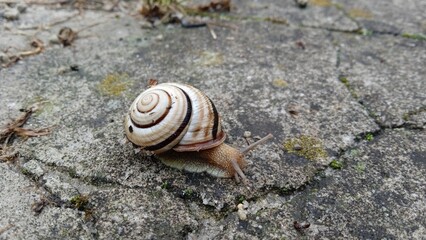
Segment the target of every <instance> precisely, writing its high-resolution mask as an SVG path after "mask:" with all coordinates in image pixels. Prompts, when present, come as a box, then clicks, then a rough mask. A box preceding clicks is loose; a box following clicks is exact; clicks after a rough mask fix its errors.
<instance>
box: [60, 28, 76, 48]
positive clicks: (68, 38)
mask: <svg viewBox="0 0 426 240" xmlns="http://www.w3.org/2000/svg"><path fill="white" fill-rule="evenodd" d="M76 38H77V32H76V31H74V30H72V29H71V28H69V27H63V28H61V30H59V33H58V39H59V42H60V43H61V44H62V45H63V46H64V47H66V46H70V45H71V44H72V43H73V42H74V40H75V39H76Z"/></svg>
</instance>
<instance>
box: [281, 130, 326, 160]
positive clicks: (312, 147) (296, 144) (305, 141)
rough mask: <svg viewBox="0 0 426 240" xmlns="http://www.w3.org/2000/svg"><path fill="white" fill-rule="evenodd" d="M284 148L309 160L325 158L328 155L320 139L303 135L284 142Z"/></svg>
mask: <svg viewBox="0 0 426 240" xmlns="http://www.w3.org/2000/svg"><path fill="white" fill-rule="evenodd" d="M283 145H284V149H285V150H286V151H287V152H288V153H294V154H296V155H299V156H301V157H304V158H306V159H309V160H318V159H325V158H327V157H328V154H327V152H326V151H325V149H324V145H323V143H322V142H321V140H320V139H318V138H315V137H311V136H305V135H302V136H300V137H298V138H292V139H290V140H287V141H285V142H284V144H283Z"/></svg>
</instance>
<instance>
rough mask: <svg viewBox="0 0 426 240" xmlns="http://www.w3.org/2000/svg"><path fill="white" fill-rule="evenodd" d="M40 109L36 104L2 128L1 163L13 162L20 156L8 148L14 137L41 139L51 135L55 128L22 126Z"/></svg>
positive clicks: (0, 141) (0, 135) (0, 132)
mask: <svg viewBox="0 0 426 240" xmlns="http://www.w3.org/2000/svg"><path fill="white" fill-rule="evenodd" d="M37 109H38V105H37V104H35V105H33V106H31V107H30V108H29V109H26V110H22V111H23V114H21V115H20V116H19V117H17V118H16V119H14V120H12V121H11V122H9V123H7V124H6V125H5V126H4V127H2V128H0V144H2V145H1V146H0V160H1V161H13V160H14V159H16V157H17V156H18V153H17V152H16V151H13V149H12V148H10V147H8V146H7V144H8V143H9V142H10V140H11V139H12V137H13V136H14V135H15V134H16V135H17V136H20V137H22V138H28V137H39V136H44V135H47V134H49V133H50V131H51V130H52V128H53V127H47V128H41V129H28V128H22V126H23V125H24V124H25V122H27V120H28V119H29V118H30V116H31V114H32V113H33V112H35V111H36V110H37Z"/></svg>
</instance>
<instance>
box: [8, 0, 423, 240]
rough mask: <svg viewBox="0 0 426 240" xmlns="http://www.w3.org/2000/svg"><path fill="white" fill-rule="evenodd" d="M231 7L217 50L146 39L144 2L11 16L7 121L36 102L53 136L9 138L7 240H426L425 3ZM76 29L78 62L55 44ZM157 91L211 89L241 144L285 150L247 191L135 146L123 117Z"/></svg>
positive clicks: (259, 152) (252, 157) (205, 33)
mask: <svg viewBox="0 0 426 240" xmlns="http://www.w3.org/2000/svg"><path fill="white" fill-rule="evenodd" d="M232 3H233V6H232V8H231V9H232V11H231V12H230V13H225V14H222V16H221V18H215V19H216V20H214V21H215V22H216V23H220V24H212V25H211V29H213V31H214V33H215V34H216V36H217V39H214V38H213V37H212V36H213V35H212V34H211V32H210V30H209V29H208V28H193V29H187V28H182V27H181V26H180V25H178V24H176V25H159V26H157V27H156V28H153V29H146V28H142V27H141V25H143V26H146V23H143V20H142V18H141V17H140V16H139V15H138V14H136V15H131V14H130V13H127V12H125V9H126V8H125V7H126V4H127V5H128V6H129V5H130V6H132V7H131V9H133V12H134V10H135V9H137V8H136V5H137V2H132V1H128V2H127V1H126V2H125V3H124V2H122V3H120V4H121V5H119V6H121V8H120V10H118V9H115V10H114V11H112V12H110V11H103V10H100V9H97V10H87V9H84V8H82V9H83V12H82V13H81V14H80V15H76V14H77V13H78V11H77V10H76V9H75V7H76V6H74V7H73V6H66V7H61V8H59V9H56V8H54V7H52V8H50V7H47V6H40V5H31V4H30V5H28V6H27V8H26V11H23V12H21V13H20V14H19V19H18V20H6V19H0V31H1V34H0V54H1V55H0V60H1V61H0V64H2V67H1V68H0V86H1V87H0V106H1V107H0V123H1V124H2V125H3V124H5V123H7V122H9V121H10V120H11V119H14V118H16V117H17V116H19V115H20V114H22V112H20V109H22V108H28V107H29V106H31V105H32V104H35V103H38V104H39V106H40V108H39V110H38V111H37V112H36V113H34V114H33V115H32V116H31V117H30V119H29V120H28V121H27V123H26V124H25V125H24V127H26V128H29V129H37V128H42V127H49V126H53V129H52V132H51V133H50V134H49V135H47V136H42V137H38V138H29V139H23V138H20V137H14V138H12V139H10V144H9V145H8V151H16V152H17V153H18V155H17V158H16V159H15V160H14V161H2V162H0V176H2V177H1V178H0V196H1V200H0V216H1V217H0V239H49V238H67V239H77V238H80V239H98V238H99V239H110V238H113V239H116V238H125V239H300V238H307V239H324V238H329V239H354V238H355V239H356V238H359V239H382V238H386V239H421V238H422V237H424V236H425V235H426V229H425V227H424V226H425V225H426V222H425V220H424V217H423V216H424V215H425V214H426V209H425V201H426V199H425V195H424V193H425V191H426V189H425V184H424V183H425V181H426V179H425V175H426V172H425V171H426V170H425V166H426V164H425V159H426V148H425V144H424V143H425V142H426V135H425V130H424V126H425V123H426V115H425V114H426V102H425V101H426V95H425V93H426V80H425V76H426V72H425V68H424V66H423V65H424V63H425V62H426V58H425V56H426V52H425V49H426V48H425V43H426V41H425V40H424V35H422V34H424V33H425V23H426V17H425V13H424V11H422V10H421V9H422V8H424V3H423V1H420V0H418V1H414V0H413V1H408V2H407V1H393V2H392V3H388V2H386V3H377V4H376V3H372V2H371V1H367V0H363V1H356V2H355V1H344V0H342V1H340V0H339V1H337V0H336V1H330V0H311V1H309V2H308V5H307V7H306V8H304V9H302V8H299V7H298V6H297V5H296V3H295V1H292V0H286V1H278V0H275V1H273V0H269V1H233V2H232ZM88 4H89V5H87V6H86V8H88V7H90V8H96V5H95V6H93V5H90V3H88ZM123 4H124V5H123ZM1 6H3V5H1ZM111 6H112V5H111ZM6 7H7V8H13V7H16V6H12V5H10V6H6V5H4V6H3V7H0V12H1V11H2V9H5V8H6ZM106 8H107V6H106V5H105V6H104V9H106ZM128 9H129V8H128ZM134 13H135V12H134ZM73 15H76V16H74V17H73V18H69V17H70V16H73ZM211 17H212V18H211V19H213V17H219V16H218V15H214V14H213V15H212V16H211ZM67 18H69V19H68V20H66V21H63V22H61V21H58V20H64V19H67ZM219 19H222V20H219ZM49 23H50V24H49ZM52 23H55V24H52ZM142 23H143V24H142ZM41 24H42V25H44V26H48V27H44V28H37V26H40V25H41ZM92 25H93V26H92ZM65 26H67V27H71V28H72V29H74V30H75V31H79V32H78V35H77V39H76V40H75V42H73V43H72V45H71V46H69V47H63V46H61V45H58V43H57V39H55V35H56V34H57V33H58V32H59V30H60V29H61V28H62V27H65ZM88 26H91V27H90V28H86V27H88ZM83 29H84V30H83ZM80 30H83V31H80ZM22 33H23V34H22ZM34 34H35V36H37V38H39V39H40V40H41V41H42V42H43V43H44V49H43V51H42V52H41V53H40V54H36V55H34V56H29V57H24V58H23V59H21V60H20V61H18V62H17V63H16V64H12V65H10V66H5V65H3V64H5V62H7V60H8V59H9V60H10V58H12V57H13V54H16V53H17V52H19V51H26V50H32V49H34V48H32V47H31V46H30V41H31V39H32V37H31V36H34ZM152 78H155V79H158V80H159V81H160V82H167V81H173V82H180V83H188V84H191V85H194V86H195V87H197V88H199V89H201V90H203V91H204V92H205V93H206V94H207V95H208V96H209V97H210V98H211V99H212V100H213V102H214V103H215V105H216V107H217V109H218V111H219V113H220V114H221V116H222V119H223V123H222V125H223V127H224V129H225V131H226V132H227V134H228V138H227V140H226V142H227V143H228V144H230V145H233V146H235V147H237V148H242V147H244V146H246V145H247V144H248V143H250V142H254V141H255V140H256V139H258V138H259V137H262V136H265V135H266V134H268V133H272V134H273V135H274V136H275V137H274V139H273V140H271V141H269V142H267V143H266V144H264V145H262V146H259V147H258V148H257V149H256V150H254V151H252V152H250V153H249V154H247V155H246V156H245V157H246V160H247V162H248V166H247V168H246V169H245V173H246V175H247V177H248V179H249V181H250V182H251V186H250V187H249V188H246V187H245V186H243V185H240V184H237V183H236V182H235V181H233V179H218V178H214V177H211V176H209V175H207V174H205V173H188V172H182V171H178V170H175V169H172V168H168V167H166V166H164V165H163V164H161V162H159V161H158V160H157V159H156V158H155V156H152V155H150V154H147V153H144V152H141V151H135V148H134V147H133V146H132V145H131V144H126V143H124V141H123V139H124V130H123V116H124V115H125V114H126V112H127V110H128V107H129V106H130V103H131V102H132V101H133V99H134V98H135V97H136V96H137V95H138V94H139V93H140V92H141V91H143V90H144V89H145V88H146V87H147V81H148V79H152ZM246 131H250V132H251V136H249V137H247V138H245V137H244V133H245V132H246ZM331 162H333V163H334V165H333V166H334V168H332V167H329V164H330V163H331ZM336 163H337V164H336ZM336 166H342V167H341V168H340V169H339V167H336ZM335 168H337V169H335ZM239 204H241V205H239ZM237 206H239V207H237ZM294 221H297V222H298V224H299V225H300V224H301V225H305V224H307V223H309V224H310V226H309V227H308V228H306V229H299V230H297V229H296V228H295V227H294ZM296 225H297V224H296Z"/></svg>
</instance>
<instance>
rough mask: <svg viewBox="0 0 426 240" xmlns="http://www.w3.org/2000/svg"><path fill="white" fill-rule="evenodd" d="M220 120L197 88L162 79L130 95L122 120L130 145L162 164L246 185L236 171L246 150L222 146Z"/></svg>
mask: <svg viewBox="0 0 426 240" xmlns="http://www.w3.org/2000/svg"><path fill="white" fill-rule="evenodd" d="M220 122H221V119H220V116H219V114H218V112H217V110H216V107H215V105H214V104H213V102H212V101H211V100H210V99H209V98H208V97H207V96H206V95H205V94H204V93H202V92H201V91H200V90H198V89H197V88H195V87H193V86H190V85H186V84H179V83H162V84H158V85H153V86H151V87H150V88H149V89H147V90H146V91H144V92H142V93H141V94H140V95H139V96H138V97H136V99H135V100H134V101H133V103H132V105H131V106H130V109H129V112H128V114H127V116H126V118H125V132H126V136H127V138H128V139H129V140H130V141H131V142H132V143H133V144H135V145H137V146H138V147H141V148H142V149H144V150H148V151H152V152H153V153H154V154H155V155H156V156H157V157H158V158H159V159H160V160H161V161H162V162H163V163H164V164H166V165H168V166H171V167H174V168H178V169H184V170H187V171H190V172H204V171H205V172H207V173H209V174H211V175H213V176H216V177H225V178H228V177H235V178H236V179H237V180H239V178H240V177H241V178H242V179H243V181H244V182H245V183H247V178H246V177H245V175H244V173H243V172H242V170H241V169H243V168H244V167H245V166H246V162H245V160H244V157H243V154H244V152H246V151H248V150H250V149H251V148H250V149H248V150H245V151H240V150H238V149H235V148H233V147H231V146H229V145H227V144H225V143H224V141H225V139H226V134H225V133H224V132H223V130H222V127H221V123H220ZM271 136H272V135H271ZM271 136H270V137H271ZM268 138H269V137H268ZM256 145H257V144H256Z"/></svg>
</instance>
